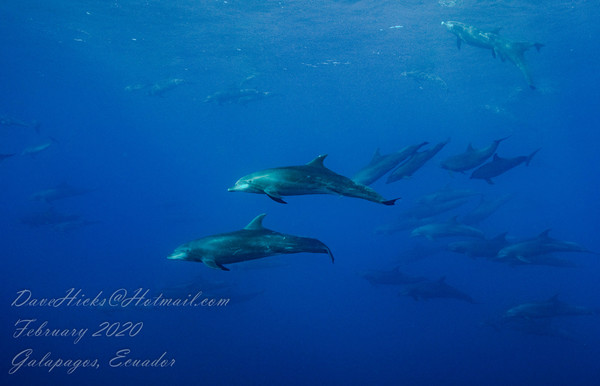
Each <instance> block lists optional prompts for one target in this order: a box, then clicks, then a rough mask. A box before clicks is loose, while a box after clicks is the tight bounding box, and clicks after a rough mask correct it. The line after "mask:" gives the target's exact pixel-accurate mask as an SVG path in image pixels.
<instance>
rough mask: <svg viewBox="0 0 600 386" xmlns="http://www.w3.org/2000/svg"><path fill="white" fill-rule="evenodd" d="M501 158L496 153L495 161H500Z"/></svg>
mask: <svg viewBox="0 0 600 386" xmlns="http://www.w3.org/2000/svg"><path fill="white" fill-rule="evenodd" d="M499 159H500V157H498V153H494V161H498V160H499Z"/></svg>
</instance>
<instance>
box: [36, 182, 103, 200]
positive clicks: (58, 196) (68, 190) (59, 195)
mask: <svg viewBox="0 0 600 386" xmlns="http://www.w3.org/2000/svg"><path fill="white" fill-rule="evenodd" d="M93 191H94V190H93V189H84V188H76V187H74V186H71V185H69V184H67V183H61V184H59V185H58V186H56V187H54V188H51V189H46V190H41V191H39V192H36V193H33V194H32V195H31V197H30V199H31V200H34V201H43V202H46V203H51V202H52V201H56V200H62V199H65V198H69V197H74V196H80V195H83V194H86V193H90V192H93Z"/></svg>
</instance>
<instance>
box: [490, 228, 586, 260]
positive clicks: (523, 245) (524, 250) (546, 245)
mask: <svg viewBox="0 0 600 386" xmlns="http://www.w3.org/2000/svg"><path fill="white" fill-rule="evenodd" d="M549 232H550V229H546V230H545V231H543V232H542V233H540V234H539V235H538V236H536V237H534V238H532V239H528V240H524V241H521V242H518V243H515V244H512V245H509V246H507V247H504V248H502V249H501V250H500V251H499V252H498V254H497V255H496V258H497V259H501V260H517V261H522V262H524V263H531V262H532V260H533V258H534V257H535V256H539V255H545V254H548V253H553V252H581V253H593V254H597V253H596V252H592V251H590V250H589V249H587V248H585V247H583V246H581V245H579V244H577V243H574V242H571V241H563V240H558V239H554V238H552V237H550V236H548V233H549Z"/></svg>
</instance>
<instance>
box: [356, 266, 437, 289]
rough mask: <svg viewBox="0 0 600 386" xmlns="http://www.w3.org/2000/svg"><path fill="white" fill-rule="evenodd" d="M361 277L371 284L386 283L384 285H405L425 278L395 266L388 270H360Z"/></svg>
mask: <svg viewBox="0 0 600 386" xmlns="http://www.w3.org/2000/svg"><path fill="white" fill-rule="evenodd" d="M361 276H362V278H363V279H365V280H367V281H368V282H369V283H371V284H373V285H377V284H386V285H405V284H415V283H419V282H422V281H426V280H427V279H426V278H424V277H419V276H410V275H407V274H405V273H403V272H401V271H400V267H396V268H394V269H392V270H389V271H379V270H368V271H363V272H361Z"/></svg>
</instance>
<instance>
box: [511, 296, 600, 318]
mask: <svg viewBox="0 0 600 386" xmlns="http://www.w3.org/2000/svg"><path fill="white" fill-rule="evenodd" d="M596 313H597V310H594V309H592V308H587V307H581V306H573V305H571V304H568V303H565V302H561V301H560V300H558V295H554V296H552V297H551V298H550V299H548V300H546V301H542V302H531V303H523V304H519V305H517V306H515V307H512V308H510V309H509V310H507V311H506V313H505V317H507V318H524V319H539V318H553V317H556V316H572V315H594V314H596Z"/></svg>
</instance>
